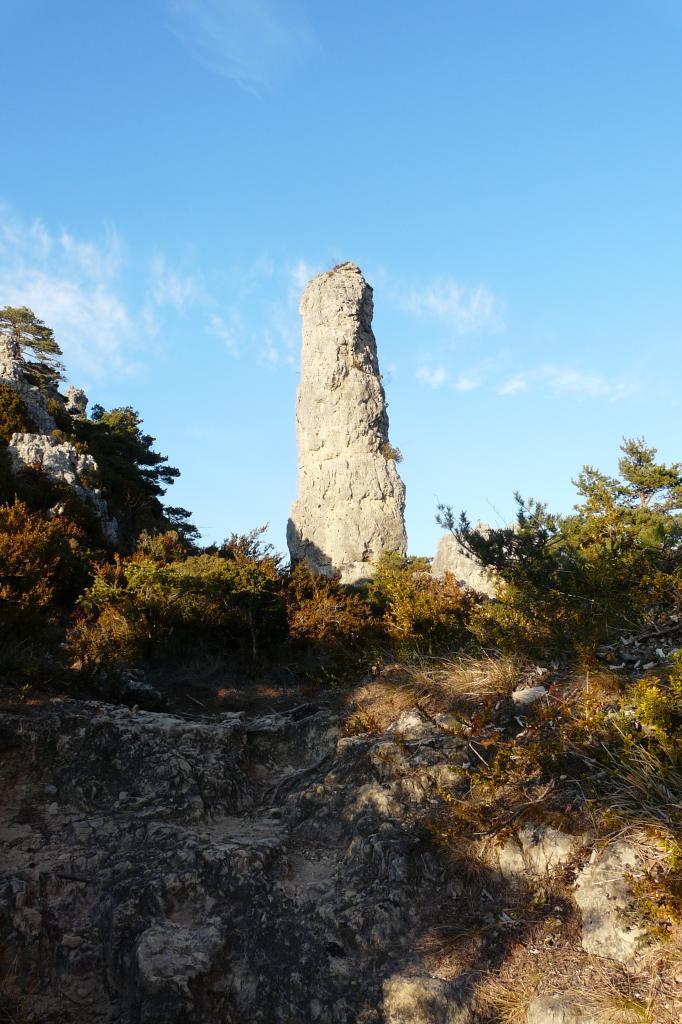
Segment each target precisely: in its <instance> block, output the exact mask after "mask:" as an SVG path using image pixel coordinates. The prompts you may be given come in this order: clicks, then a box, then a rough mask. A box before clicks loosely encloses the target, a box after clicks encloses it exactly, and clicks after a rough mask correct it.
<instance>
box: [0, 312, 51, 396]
mask: <svg viewBox="0 0 682 1024" xmlns="http://www.w3.org/2000/svg"><path fill="white" fill-rule="evenodd" d="M0 335H4V336H5V337H6V338H9V340H10V342H12V343H13V344H14V345H15V346H16V350H17V354H18V355H21V356H23V358H24V359H25V361H26V367H27V371H28V375H29V377H30V378H31V380H32V381H33V383H34V384H37V386H38V387H39V388H40V389H41V390H42V391H49V390H52V389H54V388H55V387H57V385H58V384H59V381H61V380H63V370H64V367H63V364H62V362H61V360H60V356H61V354H62V350H61V349H60V347H59V345H58V344H57V342H56V340H55V336H54V332H53V331H52V329H51V328H50V327H48V326H47V325H46V324H44V323H43V321H42V320H39V319H38V317H37V316H36V315H35V313H34V312H33V311H32V310H30V309H28V307H27V306H5V307H4V309H0Z"/></svg>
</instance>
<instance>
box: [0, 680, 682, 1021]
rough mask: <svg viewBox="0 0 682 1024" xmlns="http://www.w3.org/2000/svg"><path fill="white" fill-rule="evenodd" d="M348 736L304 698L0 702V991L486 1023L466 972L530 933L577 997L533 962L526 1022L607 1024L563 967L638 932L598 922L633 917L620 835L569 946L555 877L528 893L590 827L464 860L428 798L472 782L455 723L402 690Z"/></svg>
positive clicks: (63, 1004) (62, 1007) (216, 1012)
mask: <svg viewBox="0 0 682 1024" xmlns="http://www.w3.org/2000/svg"><path fill="white" fill-rule="evenodd" d="M137 692H138V693H139V690H138V691H137ZM133 699H134V698H133ZM346 725H347V723H346ZM346 731H347V729H346V728H345V726H344V721H343V717H342V712H340V711H338V712H337V711H335V710H333V709H331V708H329V707H324V706H320V705H315V704H312V703H307V704H304V705H297V706H295V707H292V708H291V709H290V710H289V711H284V712H281V713H271V714H264V715H259V714H257V713H255V712H251V713H245V712H241V711H239V712H224V713H218V714H214V715H210V714H201V715H190V714H187V713H185V714H179V713H178V714H172V713H168V712H161V713H153V712H151V711H144V710H140V708H139V707H137V706H133V707H130V708H128V707H126V708H123V707H113V706H111V705H109V704H105V703H103V702H96V701H89V702H82V701H75V700H63V699H59V700H55V701H54V702H46V703H43V704H42V705H36V706H34V707H31V706H29V705H28V704H20V705H17V704H15V705H14V706H9V707H8V706H6V705H5V706H3V707H2V708H0V792H2V795H3V799H2V800H0V976H1V972H2V969H3V968H6V978H7V980H6V981H5V982H4V983H3V986H4V987H3V989H2V990H1V991H0V995H7V996H12V995H14V994H15V993H16V994H17V995H20V994H21V993H22V992H24V993H25V994H26V993H27V995H26V996H25V999H26V1002H27V1006H26V1010H27V1012H26V1013H25V1015H24V1016H22V1017H21V1018H16V1019H21V1020H24V1019H25V1020H26V1021H29V1020H30V1021H36V1022H37V1021H41V1022H46V1024H47V1022H54V1024H160V1022H161V1021H163V1024H242V1022H243V1024H294V1022H295V1024H359V1022H362V1024H483V1022H484V1021H486V1022H487V1021H489V1020H491V1019H492V1018H491V1017H490V1015H486V1013H485V1012H483V1011H482V1009H481V1007H480V1005H479V1002H478V999H479V986H480V981H481V978H482V977H485V976H489V975H490V974H491V973H494V972H495V971H496V970H497V969H498V968H499V966H500V957H501V956H504V955H506V954H507V953H508V952H509V951H510V950H513V949H515V948H516V947H518V946H519V944H526V945H530V947H531V952H532V953H533V954H542V953H546V954H547V962H549V958H550V957H551V956H554V954H555V952H556V948H557V944H559V943H561V942H562V941H563V942H565V943H566V946H565V948H566V950H567V952H568V957H569V959H568V961H567V963H568V964H570V967H571V971H573V972H574V973H573V974H572V976H571V978H570V982H571V984H572V985H575V991H564V990H563V989H565V987H566V982H567V979H566V977H565V971H564V972H560V974H559V976H558V977H557V976H556V974H555V975H554V976H551V973H550V972H549V971H548V972H547V974H546V975H543V976H542V977H541V978H539V979H538V981H539V983H540V987H539V990H538V988H536V989H534V991H533V992H532V997H530V998H529V999H528V1003H529V1005H528V1007H527V1010H528V1013H527V1021H528V1024H596V1020H597V1019H599V1020H601V1017H600V1016H599V1015H597V1017H596V1019H595V1020H593V1019H592V1017H590V1016H589V1014H587V1013H586V1011H584V1009H583V1006H584V1002H585V1000H584V999H583V998H582V996H581V992H583V993H584V992H585V991H589V982H590V978H591V977H592V976H591V974H590V973H587V974H583V975H581V976H579V975H580V971H579V970H578V968H579V964H580V958H581V956H582V958H583V960H584V963H583V966H584V967H585V968H586V969H587V970H588V971H589V965H590V963H591V954H592V953H593V952H596V953H598V955H599V956H602V957H603V956H606V957H613V956H616V957H617V958H618V959H619V960H620V961H621V963H623V962H626V961H627V962H628V963H629V960H630V952H631V951H634V948H635V947H634V946H633V945H631V943H630V937H629V936H628V937H627V939H626V940H625V941H626V945H625V946H623V945H622V942H621V940H620V939H619V940H618V941H616V942H614V941H612V938H611V937H610V934H611V932H613V931H615V930H616V929H624V928H626V927H627V924H626V922H625V921H624V920H621V919H620V918H619V911H621V910H622V909H623V908H624V904H623V903H622V901H621V899H620V895H619V893H620V891H621V890H620V888H619V887H621V888H622V886H623V885H626V886H627V884H628V883H627V873H628V871H630V870H633V869H634V867H635V861H634V859H633V857H632V856H630V855H629V854H628V855H624V854H623V855H621V853H620V852H618V851H619V847H618V845H617V843H614V844H611V846H610V847H608V848H607V851H598V852H597V853H596V854H595V857H594V860H593V861H592V863H591V864H590V865H589V866H588V867H587V868H585V869H583V871H582V872H580V873H579V882H578V887H577V889H576V890H575V891H576V899H577V902H578V905H579V906H580V908H581V910H582V916H583V946H584V949H585V952H583V953H582V954H581V953H580V952H579V947H578V948H576V946H577V944H576V943H575V929H574V926H573V924H572V923H571V922H572V914H573V910H572V909H571V906H570V905H569V903H570V895H569V893H568V892H566V893H565V895H563V896H561V895H559V894H556V890H555V894H554V895H552V896H551V898H550V899H549V900H547V901H546V905H545V902H544V901H542V900H541V901H535V900H534V901H533V902H532V903H529V902H528V901H529V899H530V897H531V896H532V894H533V892H540V893H541V892H543V891H544V889H545V886H547V887H548V891H549V892H552V888H553V885H554V882H553V879H555V880H556V879H557V877H562V878H563V882H562V884H565V880H566V877H567V873H569V872H570V871H571V870H572V868H573V862H574V860H576V859H578V858H579V857H581V856H582V855H581V852H580V849H579V847H580V845H581V843H582V840H577V839H575V838H574V837H571V836H568V835H565V834H563V833H560V832H558V831H556V830H553V829H551V828H549V827H547V826H545V825H542V824H540V823H538V824H536V825H532V824H526V825H522V826H521V827H520V828H519V830H518V832H517V836H516V838H515V840H514V846H513V847H509V848H508V849H506V851H504V852H503V854H502V857H501V859H500V865H499V866H497V865H495V864H494V863H493V862H492V861H488V860H487V859H484V857H483V854H484V852H485V849H484V848H485V846H486V844H485V843H484V844H483V846H482V847H481V856H480V857H476V858H474V859H473V860H472V859H471V858H472V856H473V851H472V848H471V847H470V846H469V845H468V843H467V842H466V837H465V836H460V835H458V836H457V837H456V838H455V839H447V838H446V839H445V840H444V839H443V838H442V836H441V829H442V827H443V825H446V826H447V821H448V819H447V818H446V819H442V818H440V812H439V808H441V809H442V806H443V805H442V801H441V796H442V794H443V792H444V791H446V790H449V791H452V792H455V793H456V792H460V793H464V792H465V789H463V788H461V787H462V783H463V782H464V784H465V786H468V785H469V783H468V782H467V781H466V780H467V778H469V772H470V764H469V758H470V757H471V750H472V743H471V740H470V738H469V737H466V736H453V735H451V733H450V732H449V731H448V729H447V728H446V727H445V726H444V725H443V726H441V725H440V724H439V723H438V722H437V721H435V719H433V718H431V717H430V716H429V715H428V714H426V713H425V712H424V711H423V710H422V709H421V708H419V707H416V706H415V707H409V708H407V709H405V710H404V711H402V712H401V713H400V715H399V716H398V717H397V718H396V719H395V720H394V721H392V722H389V723H387V724H386V727H385V728H384V730H383V731H382V732H369V733H361V734H359V735H344V732H346ZM481 749H482V750H485V749H486V748H485V747H482V748H481ZM467 766H468V767H467ZM460 802H462V801H460ZM608 850H610V851H611V855H610V856H607V855H606V854H607V853H608ZM505 857H506V870H504V871H502V872H500V870H499V868H500V867H502V866H505ZM590 869H592V870H590ZM522 886H526V887H527V888H526V892H525V895H524V889H523V888H521V887H522ZM588 893H589V901H588V900H587V899H586V895H587V894H588ZM520 894H521V895H523V900H522V901H520V900H519V895H520ZM557 900H558V903H556V902H555V901H557ZM522 906H527V907H528V909H529V910H531V909H532V916H531V917H528V916H527V915H526V914H525V913H524V911H523V910H521V912H520V913H519V910H520V908H521V907H522ZM524 918H526V920H525V921H524ZM607 918H608V921H607ZM561 920H565V921H566V922H567V923H568V927H567V929H566V931H565V934H564V936H563V940H562V926H561V923H560V922H561ZM576 923H577V922H576ZM595 924H596V927H597V929H598V934H597V933H595V931H594V926H595ZM529 927H530V928H531V930H530V931H529ZM605 927H607V928H608V934H607V932H605V930H604V929H605ZM472 935H475V936H479V938H477V939H476V945H475V947H472V945H471V937H472ZM633 938H634V936H633ZM463 939H464V940H465V941H464V943H462V941H461V940H463ZM624 953H625V954H626V955H625V956H624V955H623V954H624ZM472 957H473V959H472ZM526 963H527V961H526ZM555 963H556V961H555ZM544 966H545V961H544V960H543V958H542V956H540V955H538V967H539V968H541V969H543V968H544ZM557 982H559V983H560V984H561V983H562V982H563V986H562V991H560V992H556V991H552V986H553V985H556V983H557ZM586 982H587V986H588V987H587V989H586V988H585V984H586ZM638 983H639V982H638ZM675 1005H677V1003H676V1004H675ZM2 1009H3V1007H2V1004H1V1002H0V1011H2ZM520 1009H522V1007H520ZM28 1011H30V1013H29V1012H28ZM1 1016H2V1013H1V1012H0V1017H1ZM3 1019H4V1017H3ZM8 1019H15V1018H12V1017H8ZM495 1019H497V1018H495ZM514 1019H515V1020H517V1019H519V1020H520V1019H521V1017H520V1016H518V1015H515V1017H514ZM651 1019H652V1020H653V1019H654V1018H653V1017H652V1018H651ZM658 1019H659V1018H656V1020H658ZM660 1019H661V1024H668V1018H667V1017H663V1018H660ZM672 1019H675V1020H676V1019H677V1017H674V1018H671V1020H672ZM614 1020H615V1017H614Z"/></svg>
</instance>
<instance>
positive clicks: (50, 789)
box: [45, 785, 57, 796]
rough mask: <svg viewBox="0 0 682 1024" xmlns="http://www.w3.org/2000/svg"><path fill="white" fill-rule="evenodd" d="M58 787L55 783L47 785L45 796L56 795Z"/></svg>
mask: <svg viewBox="0 0 682 1024" xmlns="http://www.w3.org/2000/svg"><path fill="white" fill-rule="evenodd" d="M56 795H57V787H56V786H53V785H49V786H45V796H56Z"/></svg>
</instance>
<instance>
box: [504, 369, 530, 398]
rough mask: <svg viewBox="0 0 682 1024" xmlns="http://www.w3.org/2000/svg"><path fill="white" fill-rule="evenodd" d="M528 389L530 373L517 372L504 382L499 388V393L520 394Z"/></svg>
mask: <svg viewBox="0 0 682 1024" xmlns="http://www.w3.org/2000/svg"><path fill="white" fill-rule="evenodd" d="M527 390H528V375H527V374H523V373H515V374H514V376H513V377H508V378H507V380H505V381H504V382H503V383H502V384H500V385H499V386H498V388H497V393H498V395H518V394H520V393H521V392H522V391H527Z"/></svg>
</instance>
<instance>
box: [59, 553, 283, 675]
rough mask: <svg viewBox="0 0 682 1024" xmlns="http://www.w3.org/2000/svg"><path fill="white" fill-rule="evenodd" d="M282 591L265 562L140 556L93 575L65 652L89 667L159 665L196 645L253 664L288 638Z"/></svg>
mask: <svg viewBox="0 0 682 1024" xmlns="http://www.w3.org/2000/svg"><path fill="white" fill-rule="evenodd" d="M149 546H150V542H149V540H145V542H144V544H143V547H147V548H149ZM152 547H153V545H152ZM158 553H159V552H158V551H157V554H158ZM281 590H282V583H281V578H280V573H279V569H278V564H277V560H276V559H273V558H270V557H264V558H261V559H257V558H253V557H251V556H249V555H248V554H244V553H243V552H236V553H233V556H232V557H226V556H225V555H219V554H208V553H206V554H201V555H190V556H187V557H184V558H182V559H181V560H178V561H163V560H152V558H150V557H148V556H145V554H144V551H138V553H137V554H135V555H133V556H131V557H129V558H126V559H119V558H117V559H116V561H115V563H114V564H113V565H104V566H101V567H100V568H99V569H98V571H97V573H96V576H95V579H94V582H93V584H92V586H91V587H89V589H88V590H87V591H86V592H85V594H84V595H83V596H82V598H81V600H80V602H79V606H80V609H81V613H82V617H81V619H80V621H79V622H78V623H77V624H76V625H75V627H74V629H73V630H72V632H71V636H70V639H69V644H70V649H71V651H72V653H73V655H74V656H75V657H76V658H77V659H79V660H80V661H81V662H83V663H84V664H88V665H91V666H98V665H103V664H111V663H114V662H116V661H129V660H138V659H148V658H156V659H159V658H161V659H163V658H164V657H167V656H170V655H174V654H176V653H177V651H178V650H180V649H183V648H184V649H186V648H187V647H188V646H192V645H195V644H196V643H197V642H199V641H201V642H204V643H209V644H211V645H213V646H214V647H216V648H218V649H221V650H225V651H244V650H248V651H249V653H250V654H251V655H252V657H254V658H255V657H256V656H257V655H258V654H259V653H261V652H262V651H264V650H267V649H268V648H269V647H271V646H273V645H275V644H277V643H281V642H282V641H283V640H284V638H285V636H286V613H285V607H284V600H283V597H282V593H281Z"/></svg>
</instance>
